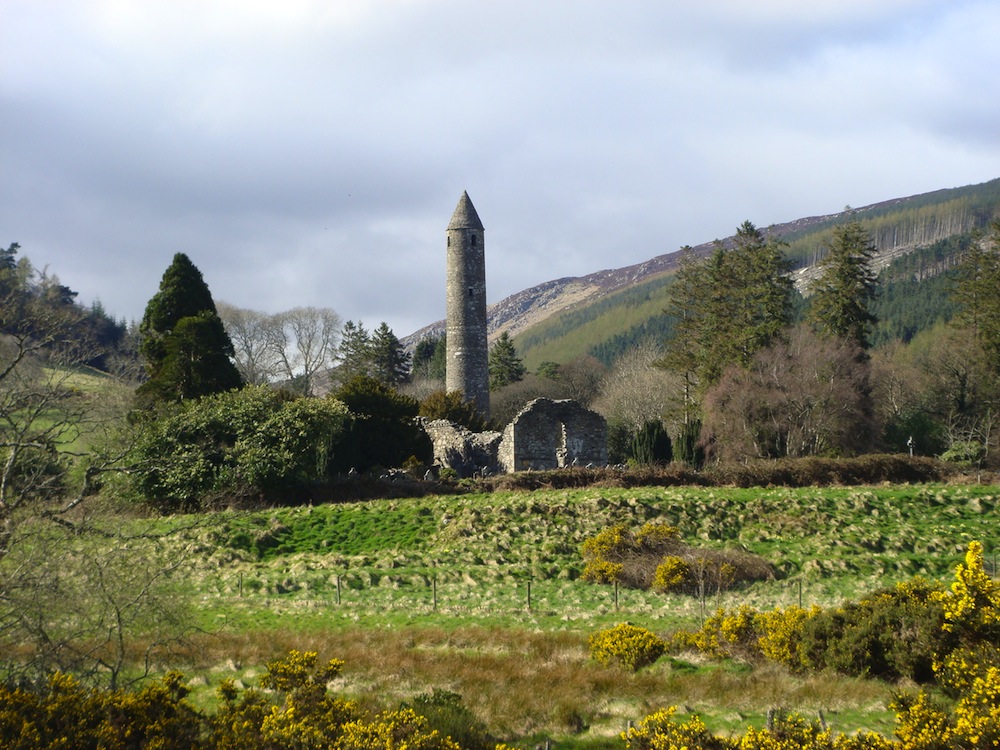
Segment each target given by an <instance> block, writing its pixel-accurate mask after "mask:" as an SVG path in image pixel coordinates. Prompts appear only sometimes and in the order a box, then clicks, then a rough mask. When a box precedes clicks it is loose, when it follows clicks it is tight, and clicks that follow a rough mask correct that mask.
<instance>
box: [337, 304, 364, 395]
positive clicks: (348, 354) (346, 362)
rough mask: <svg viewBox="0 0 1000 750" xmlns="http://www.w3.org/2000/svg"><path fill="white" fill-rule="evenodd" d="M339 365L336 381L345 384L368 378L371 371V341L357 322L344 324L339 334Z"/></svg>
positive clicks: (360, 323)
mask: <svg viewBox="0 0 1000 750" xmlns="http://www.w3.org/2000/svg"><path fill="white" fill-rule="evenodd" d="M339 358H340V364H339V365H338V366H337V380H339V381H340V382H341V383H347V382H349V381H351V380H353V379H354V378H356V377H359V376H362V375H363V376H370V375H371V370H372V340H371V336H369V334H368V331H366V330H365V327H364V325H363V324H362V322H361V321H360V320H359V321H358V322H357V323H355V322H354V321H353V320H349V321H347V322H346V323H344V327H343V329H342V330H341V332H340V351H339Z"/></svg>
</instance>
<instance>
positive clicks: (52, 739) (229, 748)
mask: <svg viewBox="0 0 1000 750" xmlns="http://www.w3.org/2000/svg"><path fill="white" fill-rule="evenodd" d="M316 657H317V655H316V653H315V652H304V653H303V652H298V651H292V652H291V653H290V654H289V655H288V657H287V658H285V659H281V660H278V661H274V662H271V663H269V664H268V665H267V673H266V674H265V675H263V677H261V680H260V686H261V688H262V690H258V689H255V688H249V689H243V690H241V689H240V688H238V687H237V686H236V684H235V683H234V682H233V681H231V680H227V681H225V682H223V684H222V685H221V686H220V688H219V698H220V700H221V705H220V707H219V709H218V710H217V711H216V713H214V714H204V713H202V712H200V711H198V710H197V709H195V708H194V706H193V705H192V704H191V703H190V702H189V701H188V700H187V696H188V693H189V690H188V688H187V687H186V686H184V685H183V684H182V679H183V678H182V675H180V674H179V673H177V672H171V673H169V674H168V675H166V676H165V677H164V678H163V679H162V680H160V681H158V682H155V683H151V684H150V685H148V686H146V687H145V688H143V689H142V690H140V691H138V692H129V691H118V690H115V691H110V690H98V689H92V688H85V687H83V686H81V685H80V684H79V683H78V682H76V681H75V680H74V679H73V678H71V677H69V676H67V675H63V674H56V675H54V676H53V677H52V678H51V679H50V680H49V681H48V683H47V684H46V685H45V686H44V687H41V688H39V689H37V690H28V689H23V688H12V687H9V686H7V687H5V686H0V745H2V747H4V748H6V749H7V750H35V748H57V747H58V748H63V747H65V748H80V749H81V750H89V749H91V748H93V749H94V750H97V749H98V748H100V750H129V749H130V748H158V749H159V750H200V749H201V748H204V749H205V750H209V749H212V750H277V749H279V748H317V749H318V748H330V749H331V750H354V749H356V748H364V749H365V750H381V749H382V748H384V749H385V750H398V749H399V748H403V747H405V748H411V749H412V750H459V745H458V743H456V742H455V741H454V740H452V739H451V738H450V737H448V736H447V735H445V734H443V733H441V732H440V731H438V730H437V729H436V728H434V727H432V726H431V722H430V720H429V719H428V718H426V717H425V716H423V715H421V714H420V713H419V711H418V710H414V709H413V708H406V707H403V708H400V709H398V710H391V711H382V712H379V713H376V714H374V715H371V714H370V713H369V712H365V711H363V710H362V709H361V707H360V706H359V705H358V704H357V703H356V702H354V701H350V700H345V699H343V698H339V697H337V696H334V695H331V694H330V693H329V691H328V690H327V683H328V682H329V681H330V680H332V679H333V678H334V677H336V676H337V674H338V673H339V672H340V670H341V668H342V667H343V662H340V661H338V660H331V661H329V662H327V663H326V664H325V665H319V666H318V665H317V658H316ZM451 703H452V704H455V701H454V700H452V701H451ZM455 705H457V704H455ZM466 747H471V748H472V750H475V748H474V747H472V746H466Z"/></svg>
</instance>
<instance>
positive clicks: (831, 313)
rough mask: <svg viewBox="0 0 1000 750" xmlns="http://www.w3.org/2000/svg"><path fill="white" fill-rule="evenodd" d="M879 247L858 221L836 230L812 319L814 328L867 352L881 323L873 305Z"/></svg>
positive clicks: (817, 288) (815, 296)
mask: <svg viewBox="0 0 1000 750" xmlns="http://www.w3.org/2000/svg"><path fill="white" fill-rule="evenodd" d="M875 252H876V249H875V245H874V244H873V243H872V241H871V237H870V236H869V235H868V232H866V231H865V229H864V227H862V226H861V224H860V223H859V222H857V221H852V222H850V223H848V224H843V225H841V226H838V227H836V228H834V230H833V241H832V242H831V243H830V245H829V247H828V248H827V254H826V256H825V257H824V258H823V260H822V261H820V263H819V267H820V272H821V273H820V277H819V279H817V281H816V283H815V284H814V285H813V289H812V291H813V295H812V300H811V305H810V309H809V319H810V321H811V322H812V325H813V327H814V328H816V330H817V331H819V332H821V333H826V334H829V335H833V336H839V337H840V338H844V339H847V340H849V341H851V342H852V343H854V344H857V345H858V346H859V347H861V349H862V350H867V349H868V347H869V345H870V340H869V335H870V332H871V328H872V326H874V325H875V323H876V322H877V321H876V319H875V315H874V314H873V313H872V310H871V306H872V302H873V301H874V299H875V295H876V293H877V291H878V275H877V274H876V273H875V271H874V270H873V269H872V259H873V257H874V256H875Z"/></svg>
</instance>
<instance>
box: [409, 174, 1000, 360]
mask: <svg viewBox="0 0 1000 750" xmlns="http://www.w3.org/2000/svg"><path fill="white" fill-rule="evenodd" d="M997 215H1000V179H996V180H991V181H990V182H986V183H982V184H980V185H971V186H966V187H960V188H953V189H946V190H937V191H934V192H930V193H923V194H920V195H914V196H910V197H907V198H895V199H891V200H886V201H882V202H880V203H875V204H872V205H870V206H864V207H861V208H847V209H845V210H844V211H842V212H839V213H835V214H827V215H822V216H810V217H805V218H801V219H796V220H794V221H788V222H785V223H781V224H775V225H772V226H770V227H768V229H767V231H768V232H769V233H770V234H773V235H777V236H779V237H781V238H782V239H784V240H785V241H786V242H788V248H787V252H788V256H789V258H790V259H791V261H792V263H793V266H794V269H795V270H794V274H795V281H796V286H797V288H799V290H800V291H805V290H806V289H807V287H808V282H809V281H810V279H812V278H813V277H814V274H815V267H816V263H817V262H818V261H819V260H820V259H821V258H822V256H823V252H824V251H823V248H824V247H825V243H826V242H827V241H828V240H829V238H830V237H831V234H832V229H833V227H834V226H836V225H837V224H839V223H841V222H843V221H845V220H848V219H856V220H858V221H860V222H861V223H862V225H863V226H864V227H865V229H867V230H868V231H869V232H870V234H871V235H872V238H873V240H874V242H875V246H876V247H877V248H878V259H877V265H878V267H879V268H880V269H881V268H885V267H888V266H889V264H891V263H892V262H893V261H896V260H898V259H900V258H904V257H906V256H907V255H909V254H911V253H913V252H914V251H915V250H917V249H920V248H928V247H930V246H931V245H933V244H934V243H936V242H939V241H942V240H947V239H949V238H952V237H956V236H959V235H962V234H965V233H968V232H970V231H973V230H975V229H979V228H982V227H984V226H985V225H986V224H988V223H989V221H990V220H991V219H992V218H994V217H996V216H997ZM751 220H753V219H751ZM731 240H732V238H731V237H729V238H725V239H723V240H722V243H723V245H728V244H729V243H730V242H731ZM715 245H716V241H714V240H713V241H709V242H704V243H702V244H699V245H697V246H695V247H694V248H693V251H694V252H695V254H697V255H699V256H704V255H708V254H709V253H710V252H711V251H712V249H713V248H714V247H715ZM680 254H681V253H680V251H679V250H678V251H675V252H670V253H666V254H663V255H658V256H656V257H654V258H651V259H649V260H647V261H645V262H643V263H639V264H636V265H632V266H626V267H624V268H611V269H605V270H602V271H597V272H594V273H590V274H587V275H585V276H573V277H565V278H561V279H555V280H553V281H548V282H545V283H544V284H539V285H537V286H533V287H531V288H529V289H525V290H524V291H522V292H518V293H517V294H513V295H510V296H509V297H506V298H505V299H503V300H501V301H499V302H497V303H496V304H494V305H491V306H490V308H489V311H488V315H489V333H490V337H491V339H492V338H493V337H495V336H498V335H499V334H500V333H501V332H503V331H507V332H509V333H510V334H511V335H512V336H513V337H514V340H515V344H516V346H517V349H518V352H519V353H520V355H521V356H522V358H523V359H524V361H525V364H527V365H528V367H529V369H533V368H535V367H537V365H538V364H539V363H540V362H542V361H545V360H551V361H557V362H560V361H562V362H565V361H568V360H570V359H572V358H574V357H577V356H581V355H584V354H594V353H600V352H602V347H603V351H604V356H601V357H600V358H601V359H605V360H608V359H613V358H614V353H615V350H616V348H617V346H616V345H615V343H614V340H615V339H616V337H618V338H621V337H623V336H624V337H625V338H626V339H627V340H634V339H635V338H636V337H638V336H641V335H643V334H644V333H650V334H653V335H662V333H663V332H664V330H665V321H663V320H662V317H663V316H662V315H661V314H660V313H661V311H662V309H663V306H664V301H665V299H666V287H667V285H668V284H669V282H670V279H671V278H672V273H673V271H674V270H675V269H676V266H677V262H678V260H679V258H680ZM933 275H934V274H929V273H927V274H921V276H922V278H925V279H929V278H932V277H933ZM658 318H660V320H658ZM889 327H890V328H894V327H895V326H893V325H890V326H889ZM443 331H444V321H438V322H436V323H433V324H431V325H429V326H427V327H425V328H422V329H421V330H419V331H417V332H415V333H414V334H412V335H411V336H409V337H407V339H406V340H404V343H406V344H409V345H413V344H415V342H417V341H419V340H420V339H422V338H425V337H427V336H435V335H440V334H441V333H442V332H443Z"/></svg>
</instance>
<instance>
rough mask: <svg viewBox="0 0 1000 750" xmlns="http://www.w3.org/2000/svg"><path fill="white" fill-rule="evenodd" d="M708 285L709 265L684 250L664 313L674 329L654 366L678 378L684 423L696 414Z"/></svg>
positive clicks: (689, 251) (685, 248)
mask: <svg viewBox="0 0 1000 750" xmlns="http://www.w3.org/2000/svg"><path fill="white" fill-rule="evenodd" d="M708 282H709V275H708V265H707V264H706V263H702V262H699V261H698V260H697V259H696V258H695V256H694V254H693V253H692V251H691V248H690V247H689V246H688V247H684V248H683V254H682V255H681V261H680V264H679V265H678V267H677V273H676V274H675V275H674V281H673V284H672V285H671V286H670V296H669V297H668V301H667V307H666V309H665V310H664V313H665V315H667V316H669V317H670V319H671V320H672V321H673V327H672V331H671V335H670V337H669V338H668V339H667V345H666V354H665V355H664V357H663V359H661V360H659V361H658V362H657V363H656V364H657V365H658V366H662V367H663V368H664V369H667V370H671V371H673V372H676V373H678V374H679V375H680V376H681V382H682V384H683V393H682V396H681V398H682V399H683V408H684V421H685V422H689V421H690V420H692V419H694V418H695V413H696V411H697V407H696V398H695V391H696V388H697V382H698V371H699V369H700V368H699V352H700V351H701V349H702V347H703V344H702V342H701V341H700V337H701V327H702V318H703V316H704V315H705V313H706V311H707V303H706V301H705V299H704V294H705V292H706V291H707V289H708Z"/></svg>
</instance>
